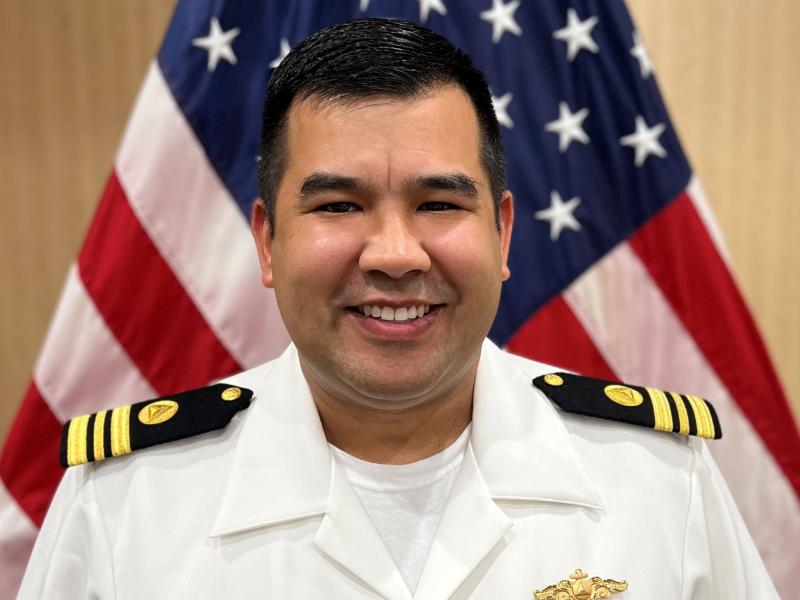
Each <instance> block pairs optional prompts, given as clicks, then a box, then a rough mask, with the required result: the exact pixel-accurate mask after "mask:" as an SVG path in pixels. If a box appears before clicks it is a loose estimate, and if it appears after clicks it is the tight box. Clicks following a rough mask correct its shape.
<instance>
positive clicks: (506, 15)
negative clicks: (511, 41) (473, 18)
mask: <svg viewBox="0 0 800 600" xmlns="http://www.w3.org/2000/svg"><path fill="white" fill-rule="evenodd" d="M519 5H520V0H514V1H513V2H510V3H509V4H503V0H492V8H490V9H489V10H485V11H483V12H482V13H481V19H483V20H484V21H486V22H487V23H491V24H492V42H494V43H495V44H496V43H497V42H499V41H500V40H501V39H502V37H503V34H504V33H505V32H506V31H510V32H511V33H513V34H514V35H517V36H520V35H522V28H521V27H520V26H519V23H517V21H516V20H515V19H514V13H515V12H517V9H518V8H519Z"/></svg>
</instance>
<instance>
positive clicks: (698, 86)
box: [0, 0, 800, 439]
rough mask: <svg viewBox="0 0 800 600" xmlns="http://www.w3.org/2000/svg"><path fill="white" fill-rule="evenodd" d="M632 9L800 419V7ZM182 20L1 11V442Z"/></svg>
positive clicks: (140, 0)
mask: <svg viewBox="0 0 800 600" xmlns="http://www.w3.org/2000/svg"><path fill="white" fill-rule="evenodd" d="M630 5H631V8H632V10H633V12H634V16H635V18H636V20H637V21H638V23H639V26H640V29H641V31H642V32H643V36H644V38H645V40H646V41H647V43H648V45H649V46H650V52H651V54H652V56H653V59H654V62H655V65H656V70H657V74H658V77H659V81H660V84H661V87H662V91H663V92H664V94H665V96H666V98H667V102H668V104H669V107H670V109H671V111H672V116H673V120H674V122H675V124H676V126H677V127H678V129H679V131H680V133H681V135H682V137H683V141H684V145H685V147H686V149H687V152H688V154H689V156H690V158H691V160H692V161H693V163H694V165H695V169H696V172H697V173H698V174H699V175H700V177H701V179H702V181H703V182H704V184H705V187H706V190H707V192H708V194H709V196H710V199H711V202H712V204H713V206H714V209H715V210H716V213H717V216H718V218H719V221H720V223H721V225H722V230H723V232H724V234H725V236H726V237H727V241H728V244H729V246H730V250H731V255H732V257H733V262H734V265H735V271H736V274H737V276H738V278H739V281H740V282H741V285H742V287H743V289H744V292H745V295H746V296H747V298H748V300H749V302H750V303H751V306H752V308H753V310H754V312H755V315H756V318H757V320H758V322H759V324H760V325H761V327H762V329H763V331H764V334H765V336H766V338H767V342H768V345H769V347H770V350H771V351H772V355H773V358H774V360H775V362H776V363H777V366H778V370H779V371H780V373H781V375H782V377H783V381H784V383H785V385H786V388H787V392H788V393H789V395H790V397H791V398H793V399H794V408H795V412H796V414H799V415H800V370H798V369H797V368H793V367H794V366H795V365H797V364H798V363H800V311H798V309H797V307H798V305H800V276H798V274H797V273H798V271H799V270H800V269H798V263H799V262H800V242H798V241H797V239H796V238H795V236H796V235H797V234H798V233H800V228H799V227H798V223H799V222H800V168H797V167H795V166H794V165H793V164H792V161H793V160H795V159H796V158H797V157H800V119H798V117H797V115H796V111H795V107H794V105H793V103H794V102H795V101H796V100H797V99H798V98H800V77H798V75H797V67H796V66H795V65H797V64H798V62H800V36H798V35H793V32H796V31H797V28H798V26H800V3H797V2H796V1H795V0H770V2H750V1H748V0H705V1H702V2H699V1H697V0H669V1H668V2H665V1H663V0H630ZM170 12H171V2H169V1H167V0H51V1H45V0H33V1H31V0H3V2H1V3H0V56H2V59H0V189H1V190H2V200H0V223H2V235H1V236H0V281H2V282H3V283H2V292H0V392H1V395H0V439H2V438H3V437H4V435H5V432H6V430H7V427H8V424H9V422H10V420H11V418H12V416H13V413H14V412H15V410H16V406H17V403H18V401H19V399H20V397H21V395H22V394H23V392H24V390H25V387H26V386H27V382H28V378H29V376H30V371H31V367H32V365H33V362H34V360H35V356H36V354H37V352H38V349H39V346H40V344H41V341H42V338H43V336H44V333H45V329H46V327H47V323H48V321H49V319H50V315H51V313H52V311H53V308H54V306H55V302H56V299H57V297H58V293H59V290H60V288H61V285H62V283H63V280H64V276H65V273H66V270H67V267H68V265H69V264H70V262H71V261H72V259H73V258H74V256H75V254H76V252H77V250H78V248H79V246H80V243H81V240H82V238H83V235H84V233H85V231H86V228H87V226H88V223H89V220H90V218H91V216H92V213H93V211H94V207H95V205H96V202H97V200H98V197H99V194H100V192H101V190H102V187H103V184H104V181H105V178H106V176H107V175H108V172H109V169H110V166H111V161H112V158H113V155H114V151H115V148H116V146H117V143H118V141H119V139H120V135H121V132H122V129H123V127H124V123H125V119H126V117H127V114H128V112H129V110H130V107H131V105H132V102H133V99H134V96H135V93H136V90H137V88H138V85H139V83H140V81H141V79H142V77H143V75H144V72H145V69H146V65H147V63H148V61H149V60H150V59H151V58H152V56H153V55H154V53H155V50H156V49H157V47H158V44H159V40H160V38H161V36H162V34H163V31H164V28H165V26H166V23H167V20H168V18H169V14H170ZM121 400H124V399H121Z"/></svg>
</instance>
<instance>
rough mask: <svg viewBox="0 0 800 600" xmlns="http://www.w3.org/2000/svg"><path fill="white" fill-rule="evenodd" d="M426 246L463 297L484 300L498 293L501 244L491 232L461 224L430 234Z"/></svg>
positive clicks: (493, 232) (468, 224)
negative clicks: (475, 297)
mask: <svg viewBox="0 0 800 600" xmlns="http://www.w3.org/2000/svg"><path fill="white" fill-rule="evenodd" d="M429 234H430V235H429V236H428V237H427V239H429V240H431V241H430V243H428V244H426V246H427V248H428V251H429V252H430V254H431V255H432V256H434V257H435V260H436V262H437V264H438V265H439V268H440V269H441V270H442V271H443V273H444V274H445V276H446V277H447V278H448V279H450V280H451V281H452V282H453V283H454V285H455V286H456V287H457V288H458V291H459V292H460V293H461V295H462V296H463V295H464V294H470V295H471V296H478V297H480V298H482V299H485V298H486V297H487V296H491V295H493V294H497V293H499V292H498V291H497V290H499V285H500V284H499V282H500V277H501V264H502V263H501V255H500V244H499V242H498V238H497V234H496V232H495V231H494V230H493V229H492V230H491V231H488V230H486V228H485V227H483V226H481V227H475V226H474V225H473V224H470V223H463V224H461V225H460V226H458V227H453V228H450V229H448V230H447V231H436V232H433V231H432V232H429Z"/></svg>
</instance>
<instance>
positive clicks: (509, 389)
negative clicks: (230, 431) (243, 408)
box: [210, 340, 602, 537]
mask: <svg viewBox="0 0 800 600" xmlns="http://www.w3.org/2000/svg"><path fill="white" fill-rule="evenodd" d="M545 372H548V367H547V366H546V365H542V364H539V363H534V362H532V361H521V360H519V359H515V358H512V357H510V356H509V355H507V354H506V353H505V352H503V351H502V350H500V349H498V348H497V347H496V346H495V345H494V344H493V343H491V342H490V341H488V340H487V341H486V342H484V345H483V348H482V352H481V358H480V363H479V365H478V373H477V378H476V382H475V396H474V407H473V426H472V438H471V442H470V444H471V449H472V452H473V454H474V460H475V464H476V465H477V471H478V472H479V474H480V476H481V477H482V479H483V482H484V483H485V487H486V489H487V490H488V494H489V496H490V497H491V498H493V499H494V500H515V501H533V502H557V503H566V504H573V505H579V506H584V507H590V508H593V509H598V510H600V509H602V501H601V499H600V497H599V495H598V493H597V491H596V490H595V487H594V485H593V484H592V481H591V479H590V478H589V475H588V474H587V471H586V468H585V467H584V465H583V463H582V461H581V459H580V457H579V455H578V454H577V452H576V451H575V449H574V448H573V446H572V443H571V441H570V439H569V433H568V432H567V430H566V427H565V426H564V423H563V422H562V419H561V417H560V416H559V414H558V412H557V411H556V409H555V408H554V407H553V406H552V404H551V403H550V401H549V400H547V398H546V397H545V396H544V395H543V394H542V393H541V392H540V391H539V390H538V389H536V388H534V387H533V385H532V384H531V380H532V378H534V377H536V376H538V375H540V374H542V373H545ZM253 387H254V388H255V390H254V391H255V399H254V402H253V406H252V407H251V408H250V409H249V410H248V411H247V412H248V414H247V415H246V418H245V420H244V423H243V425H242V431H241V434H240V436H239V439H238V442H237V446H236V449H235V451H234V457H233V461H232V464H231V468H230V474H229V478H228V482H227V486H226V489H225V491H224V493H223V499H222V502H221V505H220V508H219V511H218V513H217V518H216V521H215V523H214V525H213V527H212V529H211V532H210V535H211V536H212V537H218V536H224V535H227V534H232V533H237V532H242V531H246V530H249V529H255V528H258V527H264V526H269V525H275V524H278V523H284V522H287V521H292V520H297V519H303V518H307V517H312V516H318V515H324V514H325V513H326V511H327V510H328V507H329V496H330V495H331V494H332V492H333V491H334V490H333V487H332V482H333V474H334V472H335V471H336V465H335V462H334V459H333V457H332V455H331V453H330V450H329V448H328V443H327V441H326V439H325V434H324V431H323V429H322V424H321V423H320V420H319V416H318V414H317V410H316V406H315V405H314V401H313V399H312V397H311V393H310V391H309V388H308V385H307V383H306V381H305V378H304V376H303V374H302V371H301V370H300V363H299V360H298V356H297V350H296V348H295V347H294V345H293V344H292V345H290V346H289V348H288V349H287V350H286V351H285V352H284V353H283V354H282V355H281V356H280V357H279V358H278V359H277V360H275V361H274V362H273V363H270V365H268V366H267V367H266V369H265V372H263V374H260V375H259V377H258V381H256V382H254V384H253ZM267 499H268V500H267Z"/></svg>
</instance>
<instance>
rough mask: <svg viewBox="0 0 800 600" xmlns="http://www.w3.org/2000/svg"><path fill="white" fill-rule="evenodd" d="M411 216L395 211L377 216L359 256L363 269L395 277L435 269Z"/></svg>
mask: <svg viewBox="0 0 800 600" xmlns="http://www.w3.org/2000/svg"><path fill="white" fill-rule="evenodd" d="M409 220H410V219H409V218H408V217H406V216H404V215H400V214H392V215H385V216H382V217H380V218H376V219H375V223H374V224H372V226H371V227H370V229H371V231H369V232H368V233H367V240H366V244H365V245H364V248H363V250H362V251H361V256H359V259H358V266H359V267H360V268H361V270H363V271H380V272H382V273H385V274H386V275H388V276H389V277H391V278H392V279H401V278H402V277H403V276H405V275H407V274H408V273H412V272H425V271H427V270H428V269H430V268H431V257H430V256H429V255H428V253H427V252H426V250H425V248H423V246H422V241H421V240H420V238H419V235H418V233H417V232H416V231H415V230H414V227H413V223H410V222H409Z"/></svg>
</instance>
